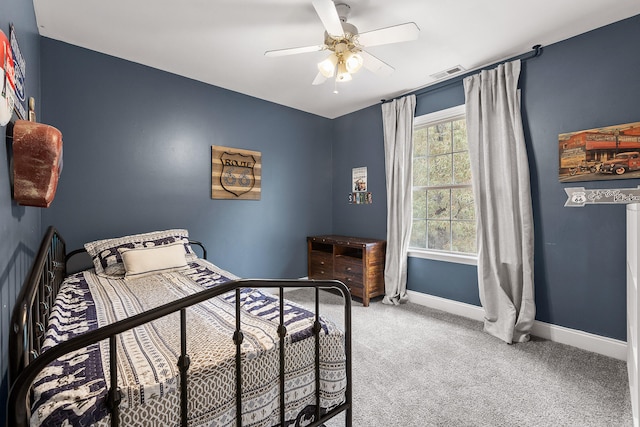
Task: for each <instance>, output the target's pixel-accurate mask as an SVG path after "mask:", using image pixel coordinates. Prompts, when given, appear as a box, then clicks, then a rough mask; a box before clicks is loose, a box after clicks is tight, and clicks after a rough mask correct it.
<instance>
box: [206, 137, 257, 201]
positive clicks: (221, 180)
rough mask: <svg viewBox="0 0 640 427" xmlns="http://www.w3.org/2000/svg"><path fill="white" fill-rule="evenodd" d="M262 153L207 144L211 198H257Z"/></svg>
mask: <svg viewBox="0 0 640 427" xmlns="http://www.w3.org/2000/svg"><path fill="white" fill-rule="evenodd" d="M261 176H262V154H261V153H260V152H259V151H251V150H243V149H241V148H231V147H222V146H217V145H212V146H211V198H212V199H238V200H260V184H261Z"/></svg>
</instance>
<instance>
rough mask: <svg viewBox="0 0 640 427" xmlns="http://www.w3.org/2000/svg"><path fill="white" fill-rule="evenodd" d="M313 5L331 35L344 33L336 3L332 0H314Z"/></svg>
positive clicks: (336, 35) (337, 35) (338, 35)
mask: <svg viewBox="0 0 640 427" xmlns="http://www.w3.org/2000/svg"><path fill="white" fill-rule="evenodd" d="M312 3H313V7H314V8H315V9H316V13H317V14H318V16H319V17H320V20H321V21H322V25H324V28H325V29H326V30H327V33H329V35H330V36H334V37H341V36H342V35H343V34H344V30H343V29H342V24H341V23H340V17H339V16H338V11H337V10H336V5H335V4H334V3H333V1H331V0H313V2H312Z"/></svg>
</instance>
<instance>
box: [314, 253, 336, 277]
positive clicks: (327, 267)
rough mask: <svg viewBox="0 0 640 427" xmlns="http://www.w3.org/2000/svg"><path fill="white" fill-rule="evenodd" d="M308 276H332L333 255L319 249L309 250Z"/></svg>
mask: <svg viewBox="0 0 640 427" xmlns="http://www.w3.org/2000/svg"><path fill="white" fill-rule="evenodd" d="M309 278H311V279H331V278H333V255H332V254H330V253H326V252H321V251H311V252H309Z"/></svg>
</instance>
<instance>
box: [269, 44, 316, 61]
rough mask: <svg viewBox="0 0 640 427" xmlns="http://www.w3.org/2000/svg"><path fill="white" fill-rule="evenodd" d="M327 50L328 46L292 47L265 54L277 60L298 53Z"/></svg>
mask: <svg viewBox="0 0 640 427" xmlns="http://www.w3.org/2000/svg"><path fill="white" fill-rule="evenodd" d="M325 48H326V46H325V45H323V44H321V45H317V46H303V47H292V48H288V49H277V50H268V51H266V52H265V53H264V56H269V57H272V58H275V57H278V56H286V55H297V54H298V53H307V52H318V51H321V50H324V49H325Z"/></svg>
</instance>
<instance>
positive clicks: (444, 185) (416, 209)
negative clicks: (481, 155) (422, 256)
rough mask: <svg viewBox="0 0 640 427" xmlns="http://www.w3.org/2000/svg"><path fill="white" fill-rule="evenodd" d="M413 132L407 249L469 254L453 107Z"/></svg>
mask: <svg viewBox="0 0 640 427" xmlns="http://www.w3.org/2000/svg"><path fill="white" fill-rule="evenodd" d="M444 116H445V117H443V115H440V117H438V118H434V119H433V120H431V121H430V120H429V118H430V117H432V115H429V116H423V117H424V118H421V117H418V118H416V120H415V125H414V130H413V227H412V231H411V242H410V247H411V248H414V249H427V250H433V251H441V252H451V253H460V254H475V253H476V252H477V250H476V223H475V207H474V202H473V193H472V189H471V167H470V163H469V147H468V145H467V127H466V120H465V117H464V113H462V114H461V113H460V109H459V108H458V109H456V110H455V113H452V115H450V116H449V117H446V113H445V114H444Z"/></svg>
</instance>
